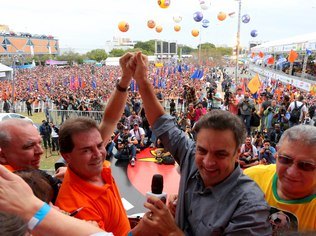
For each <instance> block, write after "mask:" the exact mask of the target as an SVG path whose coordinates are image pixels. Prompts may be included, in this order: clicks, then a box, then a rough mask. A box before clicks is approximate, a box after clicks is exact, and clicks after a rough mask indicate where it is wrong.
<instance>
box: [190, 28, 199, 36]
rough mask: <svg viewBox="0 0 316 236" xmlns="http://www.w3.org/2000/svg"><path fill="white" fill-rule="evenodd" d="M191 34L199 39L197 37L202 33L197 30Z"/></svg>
mask: <svg viewBox="0 0 316 236" xmlns="http://www.w3.org/2000/svg"><path fill="white" fill-rule="evenodd" d="M191 34H192V36H193V37H197V36H199V34H200V32H199V31H198V30H197V29H193V30H192V31H191Z"/></svg>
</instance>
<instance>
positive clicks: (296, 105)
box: [287, 95, 308, 127]
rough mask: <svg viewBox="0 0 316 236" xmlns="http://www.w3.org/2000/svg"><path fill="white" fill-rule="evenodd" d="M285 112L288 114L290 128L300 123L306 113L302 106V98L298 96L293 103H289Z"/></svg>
mask: <svg viewBox="0 0 316 236" xmlns="http://www.w3.org/2000/svg"><path fill="white" fill-rule="evenodd" d="M287 111H288V112H289V113H290V120H289V125H290V127H292V126H294V125H298V124H300V123H302V122H303V121H304V118H305V116H306V114H307V112H308V109H307V107H306V105H305V104H304V97H303V96H302V95H300V96H298V98H297V99H296V100H295V101H293V102H291V104H290V105H289V107H288V109H287Z"/></svg>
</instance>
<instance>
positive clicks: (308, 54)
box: [306, 48, 312, 56]
mask: <svg viewBox="0 0 316 236" xmlns="http://www.w3.org/2000/svg"><path fill="white" fill-rule="evenodd" d="M306 54H307V56H310V55H312V50H309V49H307V48H306Z"/></svg>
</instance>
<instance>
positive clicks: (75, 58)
mask: <svg viewBox="0 0 316 236" xmlns="http://www.w3.org/2000/svg"><path fill="white" fill-rule="evenodd" d="M56 59H57V60H59V61H67V62H68V64H69V65H73V63H74V62H76V63H78V64H82V63H83V59H84V56H83V55H80V54H79V53H75V52H73V51H71V50H70V51H67V52H64V53H63V54H62V55H60V56H57V57H56Z"/></svg>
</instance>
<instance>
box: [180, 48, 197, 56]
mask: <svg viewBox="0 0 316 236" xmlns="http://www.w3.org/2000/svg"><path fill="white" fill-rule="evenodd" d="M181 48H182V55H183V54H185V55H187V54H191V53H192V52H193V51H194V49H193V48H191V47H189V46H183V47H181Z"/></svg>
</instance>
